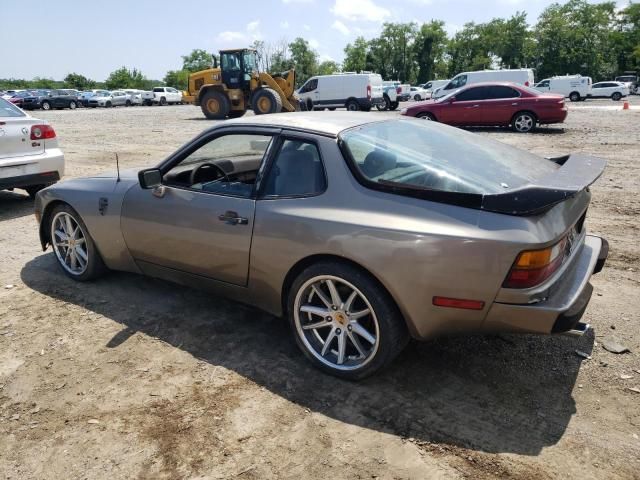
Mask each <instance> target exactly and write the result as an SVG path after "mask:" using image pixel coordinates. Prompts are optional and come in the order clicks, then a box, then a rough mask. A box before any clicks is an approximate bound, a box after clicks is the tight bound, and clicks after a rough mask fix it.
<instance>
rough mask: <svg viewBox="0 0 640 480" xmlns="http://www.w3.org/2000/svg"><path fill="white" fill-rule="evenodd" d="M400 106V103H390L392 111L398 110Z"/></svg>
mask: <svg viewBox="0 0 640 480" xmlns="http://www.w3.org/2000/svg"><path fill="white" fill-rule="evenodd" d="M398 105H400V103H399V102H390V103H389V110H391V111H393V110H396V109H397V108H398Z"/></svg>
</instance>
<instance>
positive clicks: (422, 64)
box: [413, 20, 448, 83]
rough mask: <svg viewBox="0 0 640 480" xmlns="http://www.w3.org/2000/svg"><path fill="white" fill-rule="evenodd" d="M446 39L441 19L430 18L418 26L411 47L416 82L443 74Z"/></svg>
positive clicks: (422, 81)
mask: <svg viewBox="0 0 640 480" xmlns="http://www.w3.org/2000/svg"><path fill="white" fill-rule="evenodd" d="M447 40H448V38H447V32H446V31H445V29H444V22H443V21H442V20H432V21H431V22H429V23H424V24H423V25H422V26H421V27H420V29H419V30H418V33H417V34H416V39H415V43H414V48H413V51H414V58H415V62H416V66H417V69H418V76H417V81H418V83H425V82H427V81H429V80H432V79H434V78H437V77H438V76H440V75H443V73H444V71H445V70H446V60H445V52H446V48H447ZM436 72H437V73H436ZM444 74H445V75H446V73H444Z"/></svg>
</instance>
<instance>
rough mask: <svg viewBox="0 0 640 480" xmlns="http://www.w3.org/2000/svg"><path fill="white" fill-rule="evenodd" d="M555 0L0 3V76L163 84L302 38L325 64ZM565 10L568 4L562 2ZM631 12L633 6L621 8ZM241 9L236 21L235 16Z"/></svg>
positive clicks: (535, 10) (532, 13)
mask: <svg viewBox="0 0 640 480" xmlns="http://www.w3.org/2000/svg"><path fill="white" fill-rule="evenodd" d="M551 3H553V1H552V0H495V1H478V0H449V1H447V0H269V1H265V0H261V1H257V0H256V1H254V0H244V1H242V0H240V1H236V2H228V1H227V2H219V1H213V0H201V1H199V2H175V1H166V0H109V1H108V2H104V1H95V0H83V1H78V0H76V1H73V0H56V1H53V2H52V1H50V0H48V1H43V0H31V1H29V2H18V1H11V2H9V1H8V0H2V1H0V16H1V18H2V22H1V25H2V27H1V28H0V78H7V77H14V78H32V77H34V76H44V77H50V78H54V79H62V78H64V77H65V76H66V74H67V73H69V72H76V73H81V74H83V75H85V76H88V77H89V78H92V79H94V80H104V79H105V78H106V77H107V75H108V74H109V72H111V71H113V70H115V69H116V68H118V67H120V66H122V65H126V66H128V67H130V68H132V67H137V68H138V69H140V70H142V72H143V73H144V74H145V75H146V76H147V77H149V78H154V79H162V77H164V74H165V73H166V71H167V70H172V69H179V68H180V67H181V65H182V60H181V58H180V55H184V54H187V53H189V52H190V51H191V50H192V49H194V48H204V49H207V50H208V51H217V50H218V49H221V48H229V47H243V46H248V45H249V44H251V43H252V42H253V40H255V39H261V40H264V41H266V42H277V41H280V40H282V39H287V40H293V39H294V38H295V37H298V36H300V37H303V38H305V39H307V41H309V43H310V44H311V45H312V46H313V48H315V50H316V51H317V52H318V53H319V55H320V57H321V59H333V60H336V61H341V60H342V58H343V48H344V46H345V45H346V44H347V43H348V42H350V41H352V40H353V39H354V38H355V37H356V36H358V35H363V36H365V37H366V38H371V37H373V36H375V35H376V34H377V33H378V32H379V31H380V28H381V25H382V23H383V22H385V21H395V22H397V21H402V22H407V21H416V22H419V23H420V22H427V21H430V20H431V19H439V20H443V21H444V22H445V23H446V26H447V30H448V31H449V32H450V33H453V32H455V31H456V30H457V29H459V28H460V27H461V26H462V25H464V23H466V22H470V21H475V22H484V21H487V20H490V19H491V18H494V17H508V16H510V15H512V14H513V13H515V12H516V11H518V10H521V11H522V10H524V11H526V12H527V14H528V18H529V23H534V22H535V20H536V19H537V17H538V15H539V14H540V12H542V10H543V9H544V8H545V7H546V6H548V5H549V4H551ZM561 3H563V2H562V1H561ZM618 3H619V4H626V3H627V2H626V1H619V2H618ZM234 9H236V10H237V13H236V12H235V11H234Z"/></svg>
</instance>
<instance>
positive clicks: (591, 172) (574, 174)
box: [367, 155, 607, 216]
mask: <svg viewBox="0 0 640 480" xmlns="http://www.w3.org/2000/svg"><path fill="white" fill-rule="evenodd" d="M548 160H550V161H552V162H555V163H557V164H559V165H560V168H559V169H557V170H555V171H554V172H552V173H550V174H548V175H546V176H544V177H542V178H540V179H539V180H537V181H536V183H535V184H528V185H525V186H523V187H520V188H517V189H514V190H509V191H507V192H504V193H495V194H490V195H482V194H479V193H462V192H444V191H441V190H431V189H429V188H424V187H419V186H413V185H404V184H399V183H396V182H391V181H387V180H379V181H378V182H377V184H376V183H375V182H367V183H368V184H369V185H371V184H373V185H371V186H372V187H374V188H376V187H375V186H374V185H376V186H377V189H379V190H386V191H392V192H394V193H397V194H400V195H409V196H412V197H417V198H422V199H424V200H430V201H433V202H441V203H448V204H450V205H458V206H461V207H467V208H475V209H478V210H485V211H488V212H495V213H503V214H507V215H518V216H527V215H537V214H540V213H543V212H545V211H547V210H549V209H551V208H552V207H553V206H554V205H557V204H558V203H561V202H563V201H565V200H567V199H568V198H571V197H573V196H574V195H576V194H578V193H579V192H581V191H583V190H585V189H586V188H588V187H589V186H590V185H591V184H593V183H594V182H595V181H596V180H597V179H598V178H599V177H600V175H602V172H603V171H604V168H605V167H606V165H607V161H606V160H604V159H602V158H597V157H589V156H586V155H567V156H564V157H557V158H549V159H548Z"/></svg>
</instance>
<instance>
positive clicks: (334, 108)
mask: <svg viewBox="0 0 640 480" xmlns="http://www.w3.org/2000/svg"><path fill="white" fill-rule="evenodd" d="M327 110H329V111H330V112H335V111H336V107H329V108H327Z"/></svg>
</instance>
